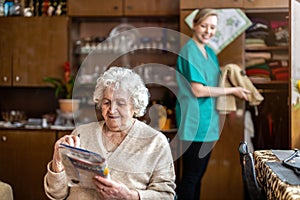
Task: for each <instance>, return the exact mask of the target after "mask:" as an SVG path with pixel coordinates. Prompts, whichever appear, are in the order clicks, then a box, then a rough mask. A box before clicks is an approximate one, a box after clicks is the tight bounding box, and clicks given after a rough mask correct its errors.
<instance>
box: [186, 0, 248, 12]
mask: <svg viewBox="0 0 300 200" xmlns="http://www.w3.org/2000/svg"><path fill="white" fill-rule="evenodd" d="M241 7H243V0H210V1H207V0H181V1H180V9H181V10H182V9H196V8H241Z"/></svg>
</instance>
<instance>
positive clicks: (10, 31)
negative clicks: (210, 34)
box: [0, 17, 68, 86]
mask: <svg viewBox="0 0 300 200" xmlns="http://www.w3.org/2000/svg"><path fill="white" fill-rule="evenodd" d="M0 34H1V38H0V45H1V47H0V65H1V67H0V86H45V85H46V83H45V82H44V81H43V77H45V76H54V77H58V78H62V76H63V70H64V69H63V65H64V62H66V61H68V18H67V17H30V18H27V17H2V18H0Z"/></svg>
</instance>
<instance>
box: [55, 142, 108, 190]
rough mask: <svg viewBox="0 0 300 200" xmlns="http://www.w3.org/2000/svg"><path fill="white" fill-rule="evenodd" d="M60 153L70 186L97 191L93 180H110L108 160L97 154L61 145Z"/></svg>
mask: <svg viewBox="0 0 300 200" xmlns="http://www.w3.org/2000/svg"><path fill="white" fill-rule="evenodd" d="M59 151H60V154H61V158H62V163H63V165H64V167H65V171H66V174H67V177H68V183H69V186H71V187H73V186H79V187H84V188H93V189H96V186H95V184H94V182H93V178H94V177H95V176H96V175H98V176H102V177H105V178H109V169H108V166H107V163H106V160H105V159H104V158H103V157H102V156H101V155H100V154H97V153H95V152H91V151H88V150H86V149H82V148H76V147H72V146H69V145H66V144H60V146H59Z"/></svg>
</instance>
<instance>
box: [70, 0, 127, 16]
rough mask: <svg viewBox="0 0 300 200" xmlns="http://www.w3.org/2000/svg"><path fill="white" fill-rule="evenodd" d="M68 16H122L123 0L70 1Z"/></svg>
mask: <svg viewBox="0 0 300 200" xmlns="http://www.w3.org/2000/svg"><path fill="white" fill-rule="evenodd" d="M68 15H69V16H77V17H83V16H84V17H88V16H93V17H95V16H122V15H123V0H110V1H106V0H69V1H68Z"/></svg>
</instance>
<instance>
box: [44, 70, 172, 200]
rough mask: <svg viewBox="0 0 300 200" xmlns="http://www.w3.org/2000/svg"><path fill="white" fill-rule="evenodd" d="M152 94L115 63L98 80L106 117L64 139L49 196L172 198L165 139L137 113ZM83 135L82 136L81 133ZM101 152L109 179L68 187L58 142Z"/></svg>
mask: <svg viewBox="0 0 300 200" xmlns="http://www.w3.org/2000/svg"><path fill="white" fill-rule="evenodd" d="M148 101H149V92H148V90H147V88H146V87H145V84H144V82H143V81H142V79H141V78H140V76H139V75H138V74H136V73H135V72H133V71H132V70H130V69H127V68H121V67H111V68H110V69H109V70H107V71H106V72H105V73H104V74H103V75H102V76H101V77H100V78H99V79H98V81H97V85H96V89H95V91H94V102H95V104H96V107H97V111H100V112H101V114H102V117H103V119H104V120H103V121H99V122H92V123H89V124H85V125H81V126H78V127H77V128H76V129H75V130H74V131H73V132H72V134H71V135H66V136H64V137H62V138H60V139H59V140H58V141H57V142H56V143H55V147H54V154H53V160H52V161H51V162H50V163H49V164H48V166H47V170H48V171H47V174H46V175H45V180H44V187H45V192H46V194H47V196H48V197H49V198H50V199H80V200H85V199H87V200H93V199H124V200H125V199H129V200H134V199H174V195H175V192H174V189H175V183H174V181H175V172H174V166H173V159H172V154H171V150H170V147H169V144H168V141H167V139H166V137H165V136H164V135H163V134H162V133H161V132H159V131H156V130H155V129H153V128H151V127H150V126H148V125H147V124H145V123H143V122H141V121H139V120H138V119H136V118H135V117H139V116H142V115H143V114H144V113H145V110H146V106H147V105H148ZM79 135H80V138H79V137H78V136H79ZM62 143H63V144H68V145H70V146H75V147H81V148H84V149H88V150H91V151H94V152H96V153H99V154H101V155H102V156H103V157H105V158H106V160H107V164H108V167H109V169H110V177H111V178H110V179H106V178H103V177H100V176H95V177H94V183H95V186H96V188H97V190H94V189H86V188H82V187H69V186H68V181H67V177H66V173H65V170H64V166H63V165H62V162H61V157H60V154H59V148H58V147H59V145H60V144H62Z"/></svg>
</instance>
